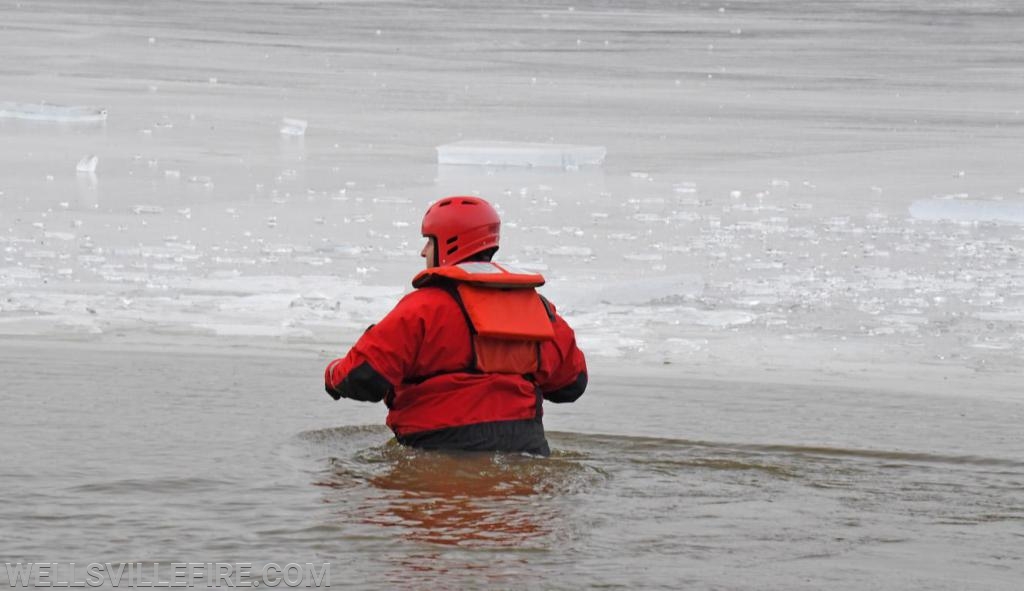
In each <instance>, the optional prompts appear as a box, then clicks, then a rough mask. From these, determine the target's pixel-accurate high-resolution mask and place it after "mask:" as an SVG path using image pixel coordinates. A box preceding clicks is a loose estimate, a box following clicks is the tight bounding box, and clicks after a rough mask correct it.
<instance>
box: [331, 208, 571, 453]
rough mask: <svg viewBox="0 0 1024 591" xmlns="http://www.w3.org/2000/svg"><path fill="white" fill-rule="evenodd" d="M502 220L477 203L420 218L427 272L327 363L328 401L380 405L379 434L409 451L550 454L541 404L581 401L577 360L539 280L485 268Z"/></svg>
mask: <svg viewBox="0 0 1024 591" xmlns="http://www.w3.org/2000/svg"><path fill="white" fill-rule="evenodd" d="M499 223H500V221H499V219H498V216H497V213H496V212H494V210H493V208H491V206H490V204H488V203H487V202H486V201H484V200H482V199H479V198H475V197H449V198H445V199H442V200H441V201H439V202H437V203H435V204H434V205H433V206H432V207H431V208H430V209H429V210H428V211H427V214H426V216H425V217H424V220H423V234H424V236H427V237H428V243H427V246H426V247H424V250H423V252H422V253H421V254H422V255H423V256H424V257H425V258H426V259H427V269H426V270H425V271H423V272H421V273H420V274H419V275H417V276H416V278H415V279H414V280H413V285H414V286H415V287H416V290H415V291H413V292H412V293H410V294H408V295H407V296H405V297H404V298H402V300H401V301H400V302H399V303H398V305H397V306H396V307H395V308H394V309H393V310H392V311H391V312H390V313H389V314H388V315H387V316H386V317H385V318H384V319H383V320H381V321H380V322H379V323H377V324H376V325H374V326H372V327H371V328H370V329H368V330H367V332H366V333H364V334H363V336H362V337H361V338H360V339H359V341H358V342H357V343H356V344H355V346H354V347H352V349H351V350H350V351H349V353H348V355H346V357H344V358H342V359H336V360H334V361H333V362H331V364H330V365H328V367H327V370H326V373H325V383H326V389H327V392H328V393H329V394H330V395H331V396H332V397H333V398H334V399H336V400H337V399H340V398H342V397H345V398H352V399H356V400H365V401H371V402H376V401H381V400H383V401H384V402H385V404H387V405H388V409H389V412H388V418H387V424H388V426H389V427H390V428H391V429H392V431H393V432H394V433H395V436H396V438H397V440H398V441H399V442H401V443H403V444H406V445H411V446H415V447H421V448H426V449H461V450H496V451H522V452H529V453H535V454H541V455H547V454H548V453H549V450H548V445H547V441H546V439H545V436H544V428H543V424H542V421H541V417H542V414H543V406H542V404H543V401H544V400H549V401H551V402H573V401H575V400H576V399H577V398H579V397H580V395H582V394H583V391H584V390H585V388H586V385H587V369H586V361H585V359H584V356H583V353H582V352H581V351H580V350H579V349H578V348H577V347H576V341H575V335H574V333H573V331H572V329H571V328H570V327H569V326H568V324H566V322H565V320H563V319H562V318H561V317H560V316H559V315H558V314H557V312H556V311H555V308H554V306H553V305H551V304H550V302H548V301H547V300H545V299H544V298H543V297H541V296H540V295H539V294H537V293H536V291H535V288H536V287H538V286H539V285H542V284H543V283H544V279H543V277H541V276H540V275H537V274H531V273H520V272H516V271H514V270H512V269H510V268H508V267H506V266H503V265H500V264H498V263H491V262H489V259H490V257H491V255H493V253H494V251H495V250H497V245H498V233H499Z"/></svg>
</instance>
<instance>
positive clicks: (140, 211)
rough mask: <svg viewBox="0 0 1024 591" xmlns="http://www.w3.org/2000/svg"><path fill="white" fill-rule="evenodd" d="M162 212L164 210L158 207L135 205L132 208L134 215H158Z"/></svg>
mask: <svg viewBox="0 0 1024 591" xmlns="http://www.w3.org/2000/svg"><path fill="white" fill-rule="evenodd" d="M163 212H164V208H162V207H160V206H159V205H136V206H134V207H132V213H134V214H135V215H160V214H162V213H163Z"/></svg>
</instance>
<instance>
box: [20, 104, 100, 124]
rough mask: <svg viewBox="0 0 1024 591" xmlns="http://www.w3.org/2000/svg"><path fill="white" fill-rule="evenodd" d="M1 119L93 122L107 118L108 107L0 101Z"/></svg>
mask: <svg viewBox="0 0 1024 591" xmlns="http://www.w3.org/2000/svg"><path fill="white" fill-rule="evenodd" d="M0 119H23V120H26V121H49V122H55V123H93V122H97V121H106V120H107V110H106V109H96V108H93V107H74V106H70V107H69V106H63V105H50V104H47V103H12V102H3V103H0Z"/></svg>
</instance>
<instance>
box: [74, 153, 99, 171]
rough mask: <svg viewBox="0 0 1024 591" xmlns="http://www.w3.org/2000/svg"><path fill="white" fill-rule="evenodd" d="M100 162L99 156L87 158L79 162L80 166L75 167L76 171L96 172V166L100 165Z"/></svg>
mask: <svg viewBox="0 0 1024 591" xmlns="http://www.w3.org/2000/svg"><path fill="white" fill-rule="evenodd" d="M99 161H100V159H99V158H98V157H97V156H93V155H89V156H85V157H83V158H82V159H81V160H79V161H78V166H76V167H75V170H77V171H78V172H96V165H97V164H99Z"/></svg>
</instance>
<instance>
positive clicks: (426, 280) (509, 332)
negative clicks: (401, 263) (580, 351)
mask: <svg viewBox="0 0 1024 591" xmlns="http://www.w3.org/2000/svg"><path fill="white" fill-rule="evenodd" d="M438 279H448V280H450V282H451V283H448V282H441V285H442V287H444V286H446V285H452V284H454V290H451V289H449V292H450V293H451V294H452V295H453V296H454V297H455V300H456V301H457V302H458V303H459V306H460V307H461V308H462V312H463V314H464V315H465V317H466V322H467V323H468V324H469V332H470V338H471V339H472V341H473V343H472V344H473V356H474V360H473V364H474V366H475V368H476V369H478V370H479V371H482V372H485V373H511V374H522V375H529V374H532V373H533V372H535V371H537V370H538V369H539V368H540V344H541V343H542V342H544V341H550V340H553V339H554V337H555V332H554V329H553V328H552V320H553V314H552V312H551V310H550V308H548V305H547V303H546V301H545V300H544V298H543V297H541V296H540V294H538V293H537V290H536V288H537V287H540V286H541V285H544V277H543V276H541V275H540V274H537V273H522V272H518V271H515V270H512V269H510V268H508V267H506V266H503V265H500V264H498V263H490V262H470V263H461V264H458V265H453V266H445V267H433V268H430V269H426V270H424V271H421V272H420V273H419V274H418V275H416V277H415V278H414V279H413V281H412V284H413V287H417V288H419V287H424V286H427V285H431V284H432V283H437V280H438Z"/></svg>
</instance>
